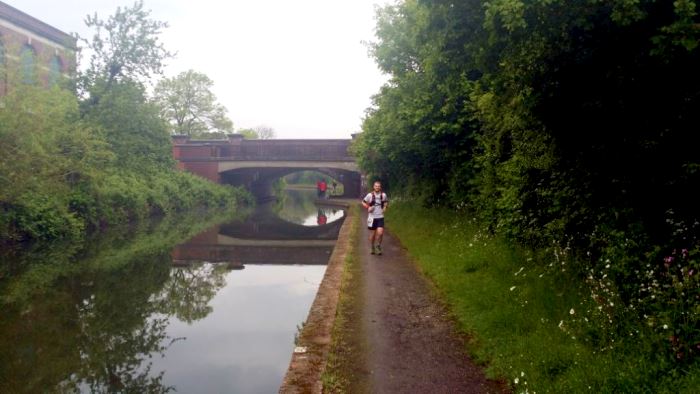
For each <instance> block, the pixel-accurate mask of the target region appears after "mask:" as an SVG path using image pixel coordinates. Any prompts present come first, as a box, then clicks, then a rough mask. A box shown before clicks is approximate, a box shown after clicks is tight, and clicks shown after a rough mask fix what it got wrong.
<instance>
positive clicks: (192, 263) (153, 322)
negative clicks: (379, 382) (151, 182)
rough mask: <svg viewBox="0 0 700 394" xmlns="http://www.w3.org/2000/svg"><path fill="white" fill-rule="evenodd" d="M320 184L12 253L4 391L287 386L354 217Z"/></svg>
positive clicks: (0, 323)
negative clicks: (319, 190) (231, 211)
mask: <svg viewBox="0 0 700 394" xmlns="http://www.w3.org/2000/svg"><path fill="white" fill-rule="evenodd" d="M314 194H315V192H314V191H313V190H311V191H293V190H289V191H286V192H285V196H284V198H282V199H280V201H278V202H275V203H270V204H266V205H263V206H260V207H258V208H257V209H256V210H255V211H254V212H250V213H249V214H248V215H247V216H246V217H245V218H236V219H234V220H231V221H229V222H225V223H223V224H218V225H214V226H211V221H215V220H217V219H216V218H209V217H206V215H203V216H202V215H200V216H198V217H192V218H186V219H180V220H178V221H176V222H160V223H149V224H148V225H146V226H142V227H140V228H128V229H121V230H120V231H116V232H112V233H109V234H105V235H103V236H101V237H99V238H94V239H91V240H90V242H88V244H87V245H61V246H58V247H57V246H55V245H54V246H52V247H49V248H43V249H42V248H38V249H34V250H29V251H23V252H22V253H15V254H9V253H3V254H2V257H0V259H1V260H0V267H1V268H0V309H1V310H2V312H1V317H0V393H25V392H26V393H35V392H83V393H92V392H135V393H158V392H175V391H176V392H180V393H274V392H277V390H278V388H279V385H280V384H281V382H282V378H283V376H284V373H285V372H286V369H287V366H288V364H289V361H290V357H291V354H292V352H293V349H294V341H295V335H296V334H297V333H298V330H299V328H300V327H301V325H302V323H303V321H304V320H305V319H306V317H307V314H308V311H309V309H310V306H311V303H312V301H313V299H314V297H315V294H316V291H317V289H318V286H319V283H320V282H321V279H322V278H323V275H324V272H325V268H326V264H327V262H328V258H329V257H330V254H331V252H332V250H333V246H334V244H335V240H336V238H337V235H338V232H339V229H340V225H341V224H342V221H343V218H344V212H343V211H342V210H337V209H334V208H328V207H322V206H317V205H315V204H314V199H315V195H314ZM208 223H209V225H208Z"/></svg>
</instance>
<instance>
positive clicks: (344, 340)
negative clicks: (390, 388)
mask: <svg viewBox="0 0 700 394" xmlns="http://www.w3.org/2000/svg"><path fill="white" fill-rule="evenodd" d="M350 209H353V210H355V212H353V215H352V216H351V217H352V218H353V226H352V232H351V234H350V239H351V240H350V242H351V248H350V250H349V252H348V254H347V256H346V259H345V264H344V268H343V276H342V284H341V289H340V297H339V300H338V309H337V312H336V317H335V323H334V325H333V331H332V342H331V347H330V351H329V353H328V361H327V364H326V368H325V370H324V372H323V374H322V375H321V381H322V383H323V392H324V393H364V392H367V387H366V383H367V382H366V380H365V379H364V378H362V375H361V374H360V373H359V370H358V368H361V366H362V365H364V364H365V363H364V362H363V358H362V357H363V355H364V354H365V352H364V343H363V341H362V340H361V339H360V338H361V336H360V335H359V334H358V333H359V332H361V331H360V330H361V329H362V328H361V327H360V322H361V313H362V310H361V305H362V294H363V291H362V289H363V283H362V276H361V268H360V262H359V256H358V250H357V245H358V242H359V236H360V231H359V229H360V227H361V224H362V215H360V213H359V209H358V207H357V206H351V207H350Z"/></svg>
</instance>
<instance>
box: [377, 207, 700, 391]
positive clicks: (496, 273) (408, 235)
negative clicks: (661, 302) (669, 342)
mask: <svg viewBox="0 0 700 394" xmlns="http://www.w3.org/2000/svg"><path fill="white" fill-rule="evenodd" d="M387 223H388V224H387V227H388V228H389V230H390V231H392V232H394V234H396V235H397V236H398V238H399V239H400V240H401V242H402V244H403V245H404V246H406V247H407V249H408V251H409V253H410V254H411V256H412V257H413V258H414V259H415V260H416V261H417V263H418V265H419V266H420V268H421V270H422V271H423V272H424V273H425V274H426V275H427V276H428V277H429V278H430V279H431V280H432V281H433V282H434V284H435V285H436V287H437V288H438V291H439V292H440V294H441V296H442V297H443V298H444V299H445V301H446V302H447V304H448V305H449V306H450V308H451V310H452V312H453V313H454V315H455V316H456V318H457V320H458V323H459V325H460V329H461V330H463V331H464V332H465V333H467V334H468V335H469V336H470V338H472V342H471V343H470V352H471V353H472V355H473V356H474V357H475V359H476V360H477V362H479V363H481V364H483V365H484V366H485V367H486V372H487V375H488V376H489V377H491V378H505V379H506V380H507V381H509V382H510V385H511V388H512V389H513V391H515V392H518V393H546V392H550V393H582V392H595V393H691V392H697V391H696V390H697V387H700V385H699V384H698V383H699V382H700V378H699V377H698V376H700V366H698V363H695V364H694V365H690V366H689V369H688V370H686V371H683V373H681V374H678V373H674V374H669V373H668V371H670V370H671V368H669V365H670V363H671V361H670V360H667V359H664V358H663V357H662V356H660V355H658V352H656V351H655V350H654V349H653V348H650V345H649V343H650V342H649V341H645V338H646V337H645V335H647V332H646V330H645V327H643V326H642V325H639V324H637V325H634V324H630V323H629V322H613V321H610V322H609V323H610V324H617V325H619V326H620V327H625V329H626V330H628V331H629V336H628V335H627V334H625V335H624V336H623V335H620V336H619V337H618V338H612V340H611V339H610V338H606V339H605V340H603V338H596V333H597V332H599V331H598V330H596V328H595V327H594V326H593V325H594V324H598V323H593V322H592V321H589V320H588V318H587V317H585V316H588V315H589V312H590V311H592V310H593V309H594V308H597V305H596V304H595V303H594V302H593V300H592V299H591V297H590V292H589V291H588V290H587V289H586V287H585V286H584V283H583V282H582V281H581V280H580V279H579V278H578V277H576V275H573V274H571V272H570V271H571V270H570V269H569V268H570V265H571V264H572V262H571V261H570V260H567V259H566V258H564V257H565V256H562V255H561V254H553V253H552V252H551V251H549V252H546V251H528V250H524V249H520V248H518V247H517V246H513V245H511V244H510V243H508V242H506V240H504V239H503V238H500V237H494V236H491V235H488V234H486V233H485V232H482V231H480V229H479V227H478V225H477V224H476V223H475V221H474V220H472V219H470V218H469V217H468V216H466V215H461V214H457V213H455V212H451V211H447V210H416V209H415V204H414V203H408V202H401V203H395V204H393V206H392V209H391V210H390V211H389V214H388V217H387ZM567 264H568V265H567ZM606 324H607V322H606Z"/></svg>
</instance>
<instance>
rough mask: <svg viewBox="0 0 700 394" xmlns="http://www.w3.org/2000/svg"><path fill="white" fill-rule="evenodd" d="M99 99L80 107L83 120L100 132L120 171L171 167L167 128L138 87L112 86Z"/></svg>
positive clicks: (125, 83)
mask: <svg viewBox="0 0 700 394" xmlns="http://www.w3.org/2000/svg"><path fill="white" fill-rule="evenodd" d="M100 97H101V99H100V100H99V101H98V102H91V101H86V102H84V103H83V104H84V106H83V116H84V118H85V119H86V120H87V121H90V122H92V123H93V124H95V125H96V127H98V128H100V129H102V130H103V133H104V136H105V139H106V140H107V142H108V143H109V144H110V147H111V150H112V151H113V152H114V153H115V155H116V163H118V165H119V166H120V167H126V168H129V169H133V170H147V169H148V168H153V167H156V168H172V167H173V165H174V161H173V158H172V147H171V142H170V134H169V133H168V126H167V124H166V123H165V122H164V121H163V120H162V119H161V118H160V116H159V113H158V108H157V107H156V106H155V105H154V104H153V103H151V102H149V101H148V100H147V98H146V96H145V90H144V88H143V87H142V86H141V85H140V84H137V83H135V82H130V81H124V82H115V83H113V84H112V85H111V87H110V88H109V89H108V90H105V91H103V92H102V94H101V95H100Z"/></svg>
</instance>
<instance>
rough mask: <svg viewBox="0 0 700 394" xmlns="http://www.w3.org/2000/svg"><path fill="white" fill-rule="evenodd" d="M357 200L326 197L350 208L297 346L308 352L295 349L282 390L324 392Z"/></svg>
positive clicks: (286, 393) (329, 203)
mask: <svg viewBox="0 0 700 394" xmlns="http://www.w3.org/2000/svg"><path fill="white" fill-rule="evenodd" d="M352 202H354V200H349V199H343V200H340V199H338V200H330V201H328V200H326V201H324V205H336V206H341V207H344V208H345V209H346V217H345V220H344V222H343V225H342V226H341V228H340V232H339V233H338V240H337V242H336V244H335V247H334V248H333V252H332V253H331V256H330V258H329V260H328V266H327V268H326V272H325V274H324V275H323V280H322V281H321V284H320V285H319V288H318V292H317V293H316V297H315V298H314V301H313V304H312V305H311V309H310V310H309V315H308V317H307V318H306V322H305V323H304V326H303V328H302V329H301V332H300V333H299V336H298V338H299V340H298V342H299V343H298V344H297V345H296V346H297V347H305V348H306V352H304V353H292V356H291V361H290V363H289V368H288V369H287V373H286V374H285V376H284V379H283V381H282V385H281V386H280V390H279V392H280V393H284V394H289V393H321V392H322V389H323V386H322V383H321V373H323V370H324V368H325V365H326V360H327V357H328V352H329V349H330V343H331V331H332V330H333V324H334V322H335V315H336V309H337V306H338V298H339V295H340V284H341V279H342V275H343V266H344V263H345V258H346V256H347V254H348V251H349V250H350V247H351V245H350V242H351V239H350V238H351V237H350V234H351V231H352V226H353V222H354V221H353V216H354V215H355V214H356V212H355V210H353V209H350V204H351V203H352Z"/></svg>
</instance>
